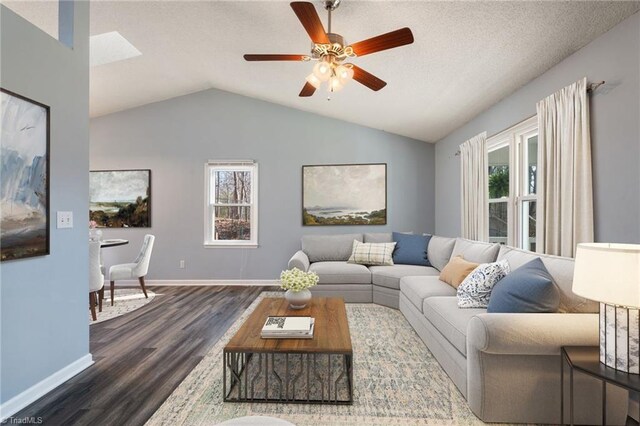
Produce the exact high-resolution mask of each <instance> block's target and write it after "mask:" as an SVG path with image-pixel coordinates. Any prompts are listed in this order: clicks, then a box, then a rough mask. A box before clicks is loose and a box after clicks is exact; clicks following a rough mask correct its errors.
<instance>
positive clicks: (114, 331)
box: [14, 287, 266, 426]
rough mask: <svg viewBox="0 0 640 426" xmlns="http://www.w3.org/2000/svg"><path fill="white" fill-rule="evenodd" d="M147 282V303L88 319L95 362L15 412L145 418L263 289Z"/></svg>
mask: <svg viewBox="0 0 640 426" xmlns="http://www.w3.org/2000/svg"><path fill="white" fill-rule="evenodd" d="M150 288H151V289H152V290H153V291H154V292H155V293H156V297H155V299H154V300H153V301H151V303H149V304H147V305H146V306H144V307H143V308H141V309H138V310H136V311H134V312H131V313H129V314H125V315H123V316H121V317H118V318H114V319H112V320H108V321H105V322H102V323H98V324H95V325H92V326H91V327H90V329H91V331H90V342H91V343H90V346H91V353H92V354H93V359H94V361H95V364H94V365H92V366H91V367H89V368H88V369H87V370H85V371H83V372H82V373H80V374H79V375H77V376H76V377H74V378H73V379H71V380H69V381H68V382H67V383H65V384H64V385H62V386H60V387H59V388H57V389H55V390H54V391H53V392H50V393H49V394H47V395H46V396H44V397H42V398H41V399H39V400H38V401H36V402H34V403H33V404H31V405H30V406H28V407H27V408H25V409H24V410H22V411H21V412H19V413H17V414H16V415H14V417H17V418H22V417H30V416H33V417H41V418H42V420H43V424H45V425H56V426H57V425H65V426H66V425H93V426H102V425H118V426H123V425H127V426H135V425H142V424H144V423H145V422H146V420H148V419H149V417H151V415H152V414H153V413H154V412H155V411H156V410H157V409H158V408H159V407H160V405H162V403H163V402H164V400H165V399H166V398H167V397H168V396H169V395H170V394H171V393H172V392H173V390H174V389H175V388H176V387H177V386H178V385H179V384H180V382H182V380H183V379H184V378H185V377H186V376H187V375H188V374H189V372H191V370H192V369H193V368H194V367H195V366H196V365H197V364H198V362H200V360H201V359H202V358H203V356H204V355H205V354H206V353H207V351H208V350H209V349H210V348H211V347H212V346H213V345H214V344H215V342H217V341H218V340H219V339H220V337H221V336H222V335H223V334H224V332H225V331H226V330H227V329H228V328H229V326H230V325H231V324H233V322H234V321H235V320H236V319H237V318H238V317H239V316H240V314H241V313H242V312H243V311H244V310H245V309H246V308H247V307H248V306H249V305H250V304H251V302H252V301H253V300H254V299H255V298H256V296H257V295H258V294H260V292H261V291H263V290H265V289H266V288H265V287H150ZM61 344H62V342H61Z"/></svg>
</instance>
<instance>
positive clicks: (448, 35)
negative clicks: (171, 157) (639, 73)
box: [3, 0, 640, 142]
mask: <svg viewBox="0 0 640 426" xmlns="http://www.w3.org/2000/svg"><path fill="white" fill-rule="evenodd" d="M3 3H4V4H7V5H8V6H9V7H10V8H11V9H13V10H16V11H17V12H18V13H20V14H21V15H23V16H25V17H27V18H28V19H29V20H31V21H32V22H34V23H36V24H37V25H39V26H40V27H42V28H44V29H45V30H46V31H48V32H50V33H55V31H56V30H55V16H56V15H55V12H52V11H51V9H52V8H53V7H55V6H54V5H52V2H15V1H4V2H3ZM314 4H316V5H317V6H318V7H317V9H318V13H319V14H320V16H321V19H322V20H323V22H324V23H325V26H326V13H325V11H324V9H323V8H322V2H318V1H316V2H315V3H314ZM639 8H640V2H638V1H628V2H611V1H586V2H581V1H562V2H558V1H527V2H523V1H495V2H487V1H475V2H459V1H449V2H441V1H433V2H422V1H408V2H402V1H385V2H368V1H367V2H365V1H354V0H343V2H342V4H341V5H340V7H339V8H338V10H337V11H335V12H334V14H333V23H332V26H333V31H334V32H337V33H340V34H342V35H343V36H344V37H345V38H346V39H347V42H351V43H353V42H356V41H359V40H363V39H366V38H369V37H371V36H374V35H377V34H381V33H385V32H388V31H391V30H395V29H397V28H401V27H405V26H407V27H410V28H411V29H412V31H413V34H414V37H415V43H414V44H412V45H408V46H405V47H400V48H397V49H393V50H389V51H385V52H380V53H376V54H372V55H370V56H365V57H361V58H356V59H355V60H354V61H353V62H354V63H357V65H358V66H360V67H361V68H364V69H365V70H367V71H369V72H371V73H373V74H375V75H376V76H378V77H380V78H381V79H383V80H385V81H386V82H387V83H388V85H387V86H386V87H385V88H384V89H382V90H381V91H379V92H373V91H370V90H369V89H367V88H365V87H364V86H362V85H360V84H358V83H357V82H355V81H353V82H350V83H349V84H348V85H347V86H346V87H345V88H344V89H343V90H342V91H341V92H338V93H336V94H334V95H333V96H332V99H331V101H327V99H326V93H324V92H322V91H317V92H316V94H315V95H314V96H313V97H312V98H299V97H298V93H299V91H300V89H301V88H302V86H303V84H304V79H305V77H306V76H307V75H308V74H309V73H310V72H311V67H312V64H310V63H297V62H265V63H257V62H253V63H250V62H245V61H244V60H243V59H242V55H243V54H244V53H299V54H306V53H308V51H309V48H310V41H309V39H308V36H307V34H306V33H305V31H304V29H303V28H302V26H301V24H300V22H299V21H298V20H297V18H296V16H295V15H294V13H293V11H292V10H291V8H290V7H289V4H288V2H283V1H269V2H264V1H257V2H253V1H235V2H221V1H196V2H187V1H131V2H127V1H92V3H91V34H92V35H94V34H101V33H106V32H110V31H118V32H120V34H122V35H123V36H124V37H125V38H126V39H128V40H129V41H130V42H131V43H132V44H133V45H134V46H135V47H136V48H138V49H139V50H140V51H141V52H142V55H141V56H138V57H136V58H132V59H128V60H125V61H121V62H116V63H112V64H107V65H101V66H98V67H94V68H92V69H91V100H90V104H91V116H94V117H95V116H99V115H104V114H108V113H111V112H115V111H121V110H125V109H128V108H132V107H135V106H139V105H144V104H147V103H151V102H156V101H160V100H163V99H167V98H171V97H175V96H180V95H184V94H187V93H192V92H196V91H200V90H204V89H208V88H212V87H214V88H218V89H222V90H227V91H230V92H234V93H238V94H241V95H246V96H250V97H253V98H257V99H262V100H266V101H269V102H274V103H277V104H281V105H286V106H289V107H292V108H297V109H300V110H305V111H310V112H314V113H317V114H321V115H324V116H329V117H335V118H339V119H343V120H346V121H349V122H353V123H357V124H361V125H364V126H368V127H373V128H376V129H381V130H385V131H388V132H392V133H397V134H400V135H405V136H409V137H412V138H415V139H419V140H423V141H427V142H435V141H437V140H439V139H440V138H442V137H444V136H446V135H447V134H448V133H449V132H451V131H452V130H454V129H455V128H457V127H459V126H460V125H462V124H464V123H465V122H467V121H468V120H470V119H471V118H473V117H474V116H476V115H477V114H479V113H480V112H482V111H483V110H485V109H486V108H488V107H489V106H491V105H493V104H494V103H496V102H498V101H499V100H500V99H502V98H504V97H505V96H507V95H509V94H510V93H512V92H514V91H515V90H517V89H518V88H519V87H521V86H523V85H524V84H526V83H527V82H529V81H530V80H532V79H534V78H535V77H537V76H539V75H540V74H542V73H543V72H545V71H546V70H548V69H549V68H550V67H552V66H553V65H555V64H557V63H558V62H560V61H561V60H562V59H564V58H566V57H567V56H569V55H570V54H572V53H573V52H575V51H577V50H578V49H580V48H581V47H583V46H584V45H586V44H587V43H589V42H590V41H591V40H593V39H595V38H596V37H597V36H599V35H600V34H602V33H604V32H606V31H607V30H609V29H610V28H612V27H614V26H615V25H616V24H617V23H619V22H620V21H622V20H623V19H625V18H626V17H628V16H630V15H631V14H633V13H635V12H636V11H638V9H639ZM588 72H589V70H584V74H585V75H586V74H588ZM579 77H582V76H576V78H579Z"/></svg>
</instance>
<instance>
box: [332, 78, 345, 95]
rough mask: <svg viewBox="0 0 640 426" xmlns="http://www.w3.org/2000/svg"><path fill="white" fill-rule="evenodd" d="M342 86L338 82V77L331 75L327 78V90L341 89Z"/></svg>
mask: <svg viewBox="0 0 640 426" xmlns="http://www.w3.org/2000/svg"><path fill="white" fill-rule="evenodd" d="M343 87H344V85H343V84H342V83H341V82H340V78H339V77H335V76H334V77H331V79H329V91H330V92H338V91H340V90H342V88H343Z"/></svg>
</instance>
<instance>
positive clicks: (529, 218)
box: [487, 117, 539, 251]
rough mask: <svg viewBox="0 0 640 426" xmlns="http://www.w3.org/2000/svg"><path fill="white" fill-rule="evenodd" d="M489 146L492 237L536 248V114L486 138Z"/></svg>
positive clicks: (495, 239) (490, 230)
mask: <svg viewBox="0 0 640 426" xmlns="http://www.w3.org/2000/svg"><path fill="white" fill-rule="evenodd" d="M487 147H488V151H489V152H488V160H489V241H491V242H495V243H500V244H509V245H512V246H516V247H520V248H523V249H525V250H531V251H536V248H537V247H538V246H539V245H538V244H537V243H538V241H537V240H538V238H537V235H536V223H537V209H536V206H537V192H538V191H537V182H538V179H537V172H538V122H537V118H536V117H532V118H530V119H528V120H525V121H524V122H522V123H520V124H517V125H515V126H514V127H512V128H510V129H507V130H505V131H503V132H501V133H499V134H497V135H495V136H493V137H491V138H489V139H487Z"/></svg>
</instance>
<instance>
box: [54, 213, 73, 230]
mask: <svg viewBox="0 0 640 426" xmlns="http://www.w3.org/2000/svg"><path fill="white" fill-rule="evenodd" d="M57 227H58V228H73V212H58V214H57Z"/></svg>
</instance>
